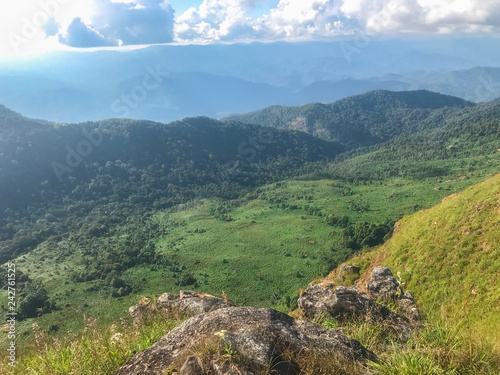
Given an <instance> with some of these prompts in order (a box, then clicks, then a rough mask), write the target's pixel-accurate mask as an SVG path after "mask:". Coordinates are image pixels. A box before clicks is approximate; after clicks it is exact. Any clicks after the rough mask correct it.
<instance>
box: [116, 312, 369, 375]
mask: <svg viewBox="0 0 500 375" xmlns="http://www.w3.org/2000/svg"><path fill="white" fill-rule="evenodd" d="M214 340H215V341H214ZM208 343H212V345H211V347H212V348H213V347H214V345H213V344H214V343H215V344H216V345H218V346H219V350H220V351H222V352H219V353H216V354H214V353H213V352H212V353H211V354H210V353H208V354H207V353H205V355H208V356H212V357H210V358H208V360H207V358H204V359H203V364H204V367H203V370H204V371H205V373H217V374H227V375H233V374H235V375H236V374H245V375H250V374H251V373H254V374H256V373H262V372H264V371H266V369H268V366H269V365H271V366H272V367H273V368H272V371H271V373H273V372H274V373H276V374H290V375H291V374H297V373H298V372H299V369H298V367H297V366H298V365H297V364H296V362H295V361H294V358H297V359H304V358H306V357H305V356H307V355H308V353H314V355H315V359H318V361H319V362H318V363H321V358H325V359H326V358H331V357H334V356H339V357H341V358H343V359H344V361H348V362H349V363H351V364H352V363H353V362H356V363H365V362H367V361H368V360H372V361H377V357H376V356H375V354H373V353H372V352H370V351H369V350H367V349H366V348H364V347H363V346H362V345H361V344H360V343H359V342H358V341H356V340H352V339H349V338H347V337H346V336H344V335H343V334H341V333H340V332H339V331H338V330H335V329H332V330H328V329H326V328H324V327H322V326H320V325H317V324H313V323H309V322H305V321H300V320H295V319H293V318H292V317H290V316H288V315H286V314H283V313H281V312H278V311H275V310H272V309H261V308H253V307H228V308H223V309H219V310H215V311H212V312H208V313H204V314H200V315H197V316H195V317H192V318H190V319H188V320H187V321H185V322H184V323H182V324H181V325H179V326H178V327H176V328H174V329H173V330H172V331H171V332H170V333H168V334H167V335H166V336H164V337H163V338H162V339H160V340H159V341H158V342H157V343H156V344H154V345H152V346H151V347H149V348H148V349H146V350H144V351H143V352H141V353H139V354H137V355H135V356H134V357H133V358H131V359H130V360H129V361H128V362H127V363H126V364H125V365H123V366H122V367H121V368H120V369H119V370H118V371H117V372H116V375H134V374H137V375H139V374H141V375H163V373H164V371H165V370H166V369H167V368H169V367H170V366H174V367H175V368H180V367H181V366H183V365H184V364H186V360H187V359H188V358H189V357H190V356H192V354H193V352H196V353H197V355H198V357H200V358H201V357H202V354H200V348H203V345H204V344H205V347H206V346H207V344H208ZM216 347H217V346H216ZM228 348H229V349H230V352H231V353H233V351H234V353H237V359H238V360H237V361H236V362H237V364H238V365H237V366H236V367H235V366H234V363H229V364H227V365H226V364H224V363H225V362H228V360H226V361H224V359H227V357H228V356H227V351H228ZM224 351H225V352H224ZM284 353H286V355H287V356H286V357H285V356H283V354H284ZM232 355H233V354H230V355H229V358H231V356H232ZM213 356H215V358H213ZM285 358H286V359H285ZM191 361H194V360H191ZM214 361H215V362H214ZM229 362H230V361H229ZM190 363H191V362H190ZM207 363H208V364H207ZM228 366H229V367H228ZM207 367H208V368H207ZM238 371H239V372H238Z"/></svg>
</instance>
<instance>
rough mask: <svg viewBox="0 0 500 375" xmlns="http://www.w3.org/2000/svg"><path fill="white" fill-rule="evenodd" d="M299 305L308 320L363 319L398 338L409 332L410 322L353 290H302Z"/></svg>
mask: <svg viewBox="0 0 500 375" xmlns="http://www.w3.org/2000/svg"><path fill="white" fill-rule="evenodd" d="M298 304H299V308H300V309H301V311H302V312H303V313H304V315H305V316H306V317H307V318H309V319H315V318H319V317H324V316H325V315H327V316H330V317H332V318H334V319H337V320H339V321H341V322H342V321H347V320H350V319H352V318H363V319H365V320H366V321H369V322H370V323H373V324H383V325H385V326H386V327H387V328H390V329H392V330H394V331H395V332H396V333H397V334H398V335H400V336H401V337H408V336H409V335H410V334H411V330H412V328H411V324H410V321H409V320H408V319H407V318H406V317H404V316H402V315H399V314H396V313H394V312H392V311H390V310H389V309H388V308H386V307H384V306H382V305H380V304H378V303H377V302H376V301H374V300H373V299H371V298H368V297H367V296H363V295H361V294H359V293H358V291H357V290H356V289H353V288H346V287H344V286H338V287H335V286H333V285H327V286H323V287H322V288H320V289H318V287H316V288H314V289H312V290H310V289H309V288H308V289H306V290H305V293H304V294H303V295H302V296H301V297H300V298H299V300H298Z"/></svg>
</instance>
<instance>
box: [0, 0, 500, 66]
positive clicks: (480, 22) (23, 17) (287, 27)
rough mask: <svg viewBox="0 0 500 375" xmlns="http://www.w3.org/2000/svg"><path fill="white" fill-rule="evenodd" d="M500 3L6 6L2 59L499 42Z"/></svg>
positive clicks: (253, 0)
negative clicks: (169, 48)
mask: <svg viewBox="0 0 500 375" xmlns="http://www.w3.org/2000/svg"><path fill="white" fill-rule="evenodd" d="M499 31H500V0H22V1H19V0H1V2H0V57H8V56H23V55H26V54H33V53H38V52H43V51H47V50H52V49H64V48H96V47H122V48H124V47H129V46H141V45H150V44H163V43H175V44H208V43H221V42H225V43H232V42H250V41H261V42H272V41H288V42H294V41H309V40H332V39H334V38H338V37H355V36H356V35H360V34H361V35H363V34H368V35H375V34H376V35H398V36H401V35H415V34H418V35H420V34H425V35H429V34H430V35H434V34H436V35H440V34H446V35H450V34H451V35H453V34H461V35H463V34H481V35H492V36H498V34H499Z"/></svg>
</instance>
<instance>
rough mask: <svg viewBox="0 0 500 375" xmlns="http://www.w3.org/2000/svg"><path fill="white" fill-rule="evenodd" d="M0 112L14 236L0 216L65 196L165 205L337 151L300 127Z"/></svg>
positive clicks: (237, 188) (251, 182)
mask: <svg viewBox="0 0 500 375" xmlns="http://www.w3.org/2000/svg"><path fill="white" fill-rule="evenodd" d="M0 113H1V114H0V149H1V150H2V158H1V159H0V177H1V179H0V195H1V196H2V197H3V199H2V203H1V204H0V206H1V207H0V212H1V214H0V215H1V218H2V220H4V221H2V230H1V234H0V237H1V238H2V240H6V239H11V238H13V237H15V233H16V231H15V226H10V227H9V226H8V225H7V226H6V222H5V220H7V219H8V217H9V216H10V214H11V213H13V212H16V213H17V215H19V214H20V213H21V212H23V214H22V215H21V216H22V217H25V218H26V217H28V218H30V219H29V220H31V221H32V222H35V221H37V220H38V219H40V218H41V217H43V216H45V215H47V214H48V211H49V208H52V209H56V207H65V206H67V205H68V204H69V202H71V201H73V202H81V203H82V204H83V205H84V206H87V208H90V207H96V206H98V205H104V204H108V203H111V202H113V203H117V204H121V203H123V204H126V205H127V204H129V205H130V204H132V206H133V204H136V205H137V204H140V205H141V206H142V207H143V208H146V207H150V208H151V207H153V206H155V207H157V208H161V207H164V208H165V207H170V206H173V205H176V204H179V203H183V202H186V201H188V200H191V199H195V198H200V197H210V196H220V197H226V198H230V197H234V196H237V195H238V194H239V193H240V192H241V191H242V190H244V189H248V188H253V187H256V186H259V185H262V184H265V183H269V182H271V181H278V180H281V179H284V178H287V177H290V176H293V175H297V174H299V173H303V172H304V171H306V170H307V168H308V167H307V163H309V162H312V163H313V162H318V161H321V160H327V159H331V158H333V157H334V156H336V155H338V154H339V153H340V152H342V151H343V147H342V146H340V145H338V144H335V143H331V142H327V141H323V140H319V139H316V138H314V137H312V136H310V135H307V134H304V133H301V132H293V131H283V130H273V129H266V128H262V127H259V126H254V125H246V124H240V123H234V122H233V123H227V122H224V123H222V122H218V121H216V120H212V119H209V118H190V119H185V120H182V121H178V122H174V123H171V124H168V125H165V124H160V123H154V122H148V121H134V120H106V121H100V122H88V123H84V124H73V125H66V124H54V123H47V122H41V121H36V120H30V119H26V118H24V117H22V116H20V115H17V114H15V113H13V112H11V111H10V110H7V109H6V108H5V107H3V108H2V109H1V110H0ZM26 210H28V211H26ZM59 214H62V213H61V212H60V213H59ZM11 219H12V217H11ZM42 232H43V231H42ZM49 232H50V233H54V231H53V230H50V231H48V232H46V233H45V232H44V233H45V234H38V235H36V236H35V237H36V238H38V239H41V238H46V237H47V236H50V233H49ZM30 241H31V242H30V243H31V244H32V245H30V246H27V244H26V243H24V242H19V243H17V242H16V241H15V240H14V245H13V246H14V247H13V248H11V247H10V246H9V243H7V244H6V243H5V242H4V243H3V246H2V247H3V249H4V250H2V260H6V259H7V258H9V257H11V256H13V255H14V254H17V253H18V252H19V251H21V252H26V251H29V249H30V248H31V247H32V246H33V244H35V243H37V241H38V240H37V239H34V238H31V240H30ZM10 244H11V245H12V243H11V242H10ZM4 246H7V249H9V248H10V249H11V250H5V247H4ZM9 254H10V255H9Z"/></svg>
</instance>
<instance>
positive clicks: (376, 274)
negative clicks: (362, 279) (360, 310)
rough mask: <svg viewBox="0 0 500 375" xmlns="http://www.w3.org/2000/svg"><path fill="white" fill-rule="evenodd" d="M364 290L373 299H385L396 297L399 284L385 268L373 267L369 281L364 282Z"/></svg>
mask: <svg viewBox="0 0 500 375" xmlns="http://www.w3.org/2000/svg"><path fill="white" fill-rule="evenodd" d="M366 288H367V289H368V292H369V293H370V295H372V296H373V297H375V298H381V299H387V298H391V297H394V296H396V295H397V293H398V291H399V282H398V281H397V280H396V279H395V278H394V276H393V274H392V272H391V270H390V269H389V268H387V267H375V268H374V269H373V271H372V274H371V279H370V280H368V281H367V282H366Z"/></svg>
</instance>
